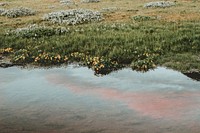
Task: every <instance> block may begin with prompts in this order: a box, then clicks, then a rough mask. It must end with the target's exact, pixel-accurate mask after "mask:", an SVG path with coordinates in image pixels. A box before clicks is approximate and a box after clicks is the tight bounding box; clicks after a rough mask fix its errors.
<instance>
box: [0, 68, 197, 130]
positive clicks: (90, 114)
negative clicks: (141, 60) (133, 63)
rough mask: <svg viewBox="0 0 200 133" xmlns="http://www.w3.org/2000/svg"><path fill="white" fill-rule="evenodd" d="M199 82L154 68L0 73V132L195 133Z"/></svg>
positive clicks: (18, 69)
mask: <svg viewBox="0 0 200 133" xmlns="http://www.w3.org/2000/svg"><path fill="white" fill-rule="evenodd" d="M199 132H200V82H198V81H194V80H191V79H190V78H188V77H186V76H184V75H183V74H181V73H179V72H176V71H173V70H168V69H165V68H158V69H156V70H154V71H149V72H147V73H137V72H134V71H132V70H131V69H124V70H121V71H118V72H114V73H111V74H109V75H106V76H103V77H96V76H94V75H93V72H92V71H91V70H89V69H87V68H85V67H76V68H74V66H68V67H67V68H64V67H63V68H51V69H31V70H30V69H20V68H17V67H12V68H6V69H2V68H0V133H199Z"/></svg>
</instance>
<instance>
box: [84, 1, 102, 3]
mask: <svg viewBox="0 0 200 133" xmlns="http://www.w3.org/2000/svg"><path fill="white" fill-rule="evenodd" d="M81 2H83V3H96V2H100V0H81Z"/></svg>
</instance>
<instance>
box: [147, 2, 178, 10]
mask: <svg viewBox="0 0 200 133" xmlns="http://www.w3.org/2000/svg"><path fill="white" fill-rule="evenodd" d="M175 5H176V4H175V3H174V2H171V1H156V2H149V3H146V4H145V5H144V7H145V8H149V7H160V8H165V7H171V6H175Z"/></svg>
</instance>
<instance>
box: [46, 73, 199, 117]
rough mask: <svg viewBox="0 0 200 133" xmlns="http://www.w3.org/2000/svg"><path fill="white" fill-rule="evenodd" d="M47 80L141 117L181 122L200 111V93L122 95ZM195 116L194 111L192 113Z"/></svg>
mask: <svg viewBox="0 0 200 133" xmlns="http://www.w3.org/2000/svg"><path fill="white" fill-rule="evenodd" d="M47 80H48V81H49V82H50V83H53V84H60V85H63V86H65V87H66V88H67V89H69V90H70V91H71V92H73V93H75V94H76V95H83V94H84V95H93V96H98V97H100V98H102V99H105V100H114V101H120V102H122V103H124V104H125V105H127V107H128V108H129V109H132V110H134V111H136V112H138V113H140V114H142V115H145V116H148V117H152V118H166V119H175V120H180V119H182V118H183V117H186V116H187V115H191V114H190V113H191V110H194V111H195V110H197V111H198V109H200V92H196V91H195V92H191V91H188V92H185V91H184V92H179V93H166V92H157V91H153V92H145V91H143V92H141V91H140V92H125V91H122V90H118V89H113V88H101V87H97V88H94V87H92V86H87V85H83V84H75V83H73V82H71V81H70V79H67V77H62V76H60V75H56V74H52V75H48V77H47ZM192 113H194V112H192Z"/></svg>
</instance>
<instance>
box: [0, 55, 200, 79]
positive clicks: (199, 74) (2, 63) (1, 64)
mask: <svg viewBox="0 0 200 133" xmlns="http://www.w3.org/2000/svg"><path fill="white" fill-rule="evenodd" d="M69 64H70V63H69ZM75 64H76V63H75ZM77 65H78V66H81V65H80V64H79V63H78V62H77ZM14 66H21V67H23V68H30V67H31V68H33V69H34V68H44V67H45V68H52V67H56V66H57V67H58V66H63V64H57V65H48V66H39V65H33V64H31V65H30V64H15V63H12V62H11V61H10V58H9V57H6V56H3V55H0V68H9V67H14ZM163 67H165V66H163ZM88 68H89V67H88ZM166 68H169V69H172V68H170V67H166ZM89 69H91V68H89ZM119 70H120V69H119ZM172 70H174V69H172ZM93 71H94V70H93ZM115 71H118V70H115ZM133 71H134V70H133ZM175 71H178V70H175ZM111 72H113V71H111ZM181 73H182V74H184V75H185V76H187V77H189V78H191V79H193V80H196V81H200V71H197V70H189V71H186V72H181ZM108 74H109V73H108ZM95 75H98V74H95ZM103 75H107V74H103Z"/></svg>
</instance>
